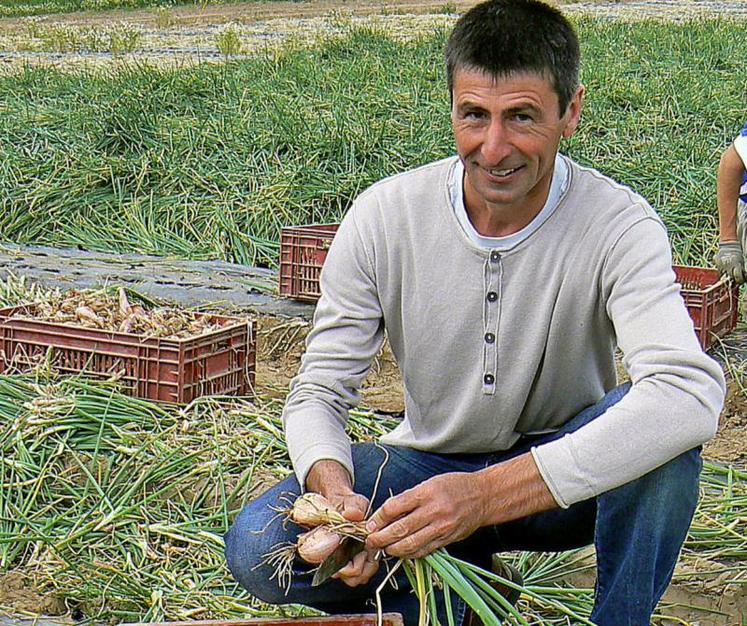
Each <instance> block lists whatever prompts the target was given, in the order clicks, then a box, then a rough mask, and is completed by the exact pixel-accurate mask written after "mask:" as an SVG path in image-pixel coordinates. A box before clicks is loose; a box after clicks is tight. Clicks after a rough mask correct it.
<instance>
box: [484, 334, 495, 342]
mask: <svg viewBox="0 0 747 626" xmlns="http://www.w3.org/2000/svg"><path fill="white" fill-rule="evenodd" d="M485 343H495V335H494V334H493V333H485Z"/></svg>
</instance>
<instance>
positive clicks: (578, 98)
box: [563, 85, 584, 139]
mask: <svg viewBox="0 0 747 626" xmlns="http://www.w3.org/2000/svg"><path fill="white" fill-rule="evenodd" d="M583 104H584V86H583V85H579V86H578V88H577V89H576V93H575V94H573V97H572V98H571V101H570V102H569V103H568V108H567V109H566V111H565V115H564V117H565V118H566V123H565V126H564V127H563V137H564V138H565V139H568V138H569V137H572V136H573V133H575V132H576V128H577V127H578V123H579V121H580V120H581V109H582V108H583Z"/></svg>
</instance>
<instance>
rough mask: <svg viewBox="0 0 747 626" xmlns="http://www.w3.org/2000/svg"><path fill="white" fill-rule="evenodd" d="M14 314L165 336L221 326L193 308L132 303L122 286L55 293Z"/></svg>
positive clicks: (198, 332) (179, 336)
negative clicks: (157, 306)
mask: <svg viewBox="0 0 747 626" xmlns="http://www.w3.org/2000/svg"><path fill="white" fill-rule="evenodd" d="M15 317H25V318H29V317H31V318H32V319H35V320H41V321H45V322H54V323H60V324H75V325H78V326H84V327H86V328H99V329H102V330H110V331H116V332H122V333H132V334H135V335H143V336H145V337H146V338H150V337H158V338H164V339H183V338H186V337H194V336H197V335H201V334H203V333H205V332H208V331H211V330H214V329H215V328H218V326H217V325H216V324H212V323H210V321H209V316H198V315H196V314H195V313H193V312H191V311H184V310H182V309H176V308H169V307H159V308H154V309H146V308H144V307H143V306H141V305H140V304H131V303H130V301H129V299H128V298H127V292H126V291H125V290H124V289H123V288H122V287H120V288H119V289H118V290H117V292H116V294H115V293H112V291H111V290H107V289H99V290H77V289H71V290H69V291H66V292H52V293H50V294H49V295H48V297H47V298H45V299H44V300H43V301H41V302H39V303H37V304H34V305H33V307H28V309H25V310H22V311H20V312H19V313H17V314H16V315H15Z"/></svg>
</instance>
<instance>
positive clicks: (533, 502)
mask: <svg viewBox="0 0 747 626" xmlns="http://www.w3.org/2000/svg"><path fill="white" fill-rule="evenodd" d="M555 507H557V503H556V502H555V499H554V498H553V496H552V494H551V493H550V490H549V489H548V488H547V484H546V483H545V481H544V480H543V479H542V476H541V475H540V473H539V470H538V469H537V465H536V463H535V462H534V459H533V458H532V455H531V454H529V453H526V454H522V455H520V456H518V457H515V458H513V459H510V460H508V461H504V462H503V463H498V464H495V465H491V466H490V467H487V468H485V469H483V470H479V471H477V472H470V473H464V472H451V473H447V474H441V475H440V476H434V477H433V478H430V479H429V480H427V481H425V482H423V483H421V484H419V485H417V486H416V487H413V488H412V489H408V490H407V491H404V492H402V493H401V494H399V495H397V496H394V497H392V498H389V499H388V500H387V501H386V502H384V504H383V505H382V506H381V507H380V508H379V509H378V510H377V511H376V512H375V513H374V514H373V516H372V517H371V519H370V520H369V522H368V529H369V530H370V531H371V534H370V535H369V537H368V540H367V542H366V545H367V547H368V548H370V549H372V550H377V549H381V550H385V551H386V553H387V554H389V555H391V556H397V557H401V558H417V557H422V556H425V555H427V554H430V553H431V552H433V551H434V550H437V549H438V548H441V547H443V546H446V545H449V544H451V543H454V542H455V541H459V540H461V539H464V538H465V537H468V536H469V535H471V534H472V533H473V532H475V531H476V530H477V529H478V528H481V527H483V526H492V525H497V524H503V523H505V522H509V521H511V520H514V519H518V518H521V517H526V516H528V515H532V514H534V513H539V512H540V511H546V510H548V509H552V508H555Z"/></svg>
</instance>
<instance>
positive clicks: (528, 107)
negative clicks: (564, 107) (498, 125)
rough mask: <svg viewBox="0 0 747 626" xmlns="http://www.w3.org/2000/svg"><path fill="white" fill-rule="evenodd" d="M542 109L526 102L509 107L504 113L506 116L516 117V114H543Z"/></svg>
mask: <svg viewBox="0 0 747 626" xmlns="http://www.w3.org/2000/svg"><path fill="white" fill-rule="evenodd" d="M541 112H542V111H541V109H540V108H539V107H537V106H535V105H534V104H531V103H529V102H525V103H523V104H517V105H516V106H512V107H509V108H508V109H506V110H505V111H504V113H505V114H506V115H515V114H516V113H534V114H539V113H541Z"/></svg>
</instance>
